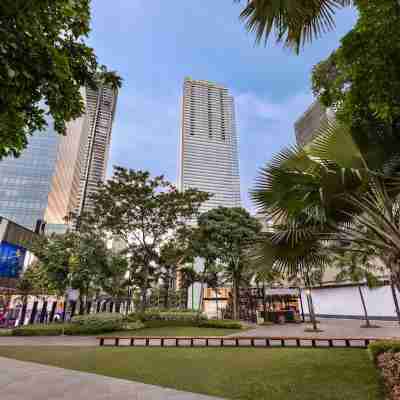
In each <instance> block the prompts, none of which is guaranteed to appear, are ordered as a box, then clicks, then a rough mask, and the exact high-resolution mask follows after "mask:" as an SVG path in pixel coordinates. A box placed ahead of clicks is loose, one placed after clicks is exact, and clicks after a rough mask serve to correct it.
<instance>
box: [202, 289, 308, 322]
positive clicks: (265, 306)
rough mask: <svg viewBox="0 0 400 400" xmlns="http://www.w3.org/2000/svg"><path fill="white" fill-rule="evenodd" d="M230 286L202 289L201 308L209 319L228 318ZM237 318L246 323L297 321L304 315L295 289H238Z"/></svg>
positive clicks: (231, 303) (230, 300)
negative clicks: (202, 299)
mask: <svg viewBox="0 0 400 400" xmlns="http://www.w3.org/2000/svg"><path fill="white" fill-rule="evenodd" d="M232 308H233V298H232V289H231V288H220V289H217V290H214V289H210V288H207V289H205V290H204V302H203V311H204V312H205V313H206V314H207V315H208V316H209V317H210V318H232ZM239 318H240V319H241V320H243V321H249V322H271V323H284V322H299V321H302V320H303V318H304V312H303V305H302V302H301V297H300V290H299V289H292V288H254V287H253V288H242V289H240V291H239Z"/></svg>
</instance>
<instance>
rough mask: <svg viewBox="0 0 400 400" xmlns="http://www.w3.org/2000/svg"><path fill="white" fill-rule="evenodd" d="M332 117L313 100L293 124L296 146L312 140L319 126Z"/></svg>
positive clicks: (332, 116) (330, 113)
mask: <svg viewBox="0 0 400 400" xmlns="http://www.w3.org/2000/svg"><path fill="white" fill-rule="evenodd" d="M334 117H335V115H334V113H332V112H331V111H330V109H327V108H326V107H324V106H323V105H322V104H321V103H320V102H319V101H318V100H315V101H314V102H313V103H312V104H311V106H310V107H308V109H307V110H306V111H305V112H304V114H303V115H302V116H301V117H300V118H299V119H298V120H297V121H296V122H295V124H294V130H295V133H296V142H297V144H298V145H299V146H304V145H306V144H307V143H308V142H310V141H311V140H312V139H314V137H315V135H316V134H317V132H318V130H319V129H320V128H321V126H322V125H323V124H324V123H327V122H328V121H329V120H331V119H332V118H334Z"/></svg>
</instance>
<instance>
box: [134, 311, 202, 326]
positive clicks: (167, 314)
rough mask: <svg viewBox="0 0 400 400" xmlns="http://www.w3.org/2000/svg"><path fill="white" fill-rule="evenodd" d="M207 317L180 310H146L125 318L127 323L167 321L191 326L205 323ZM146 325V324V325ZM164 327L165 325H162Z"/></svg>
mask: <svg viewBox="0 0 400 400" xmlns="http://www.w3.org/2000/svg"><path fill="white" fill-rule="evenodd" d="M206 320H207V317H206V316H205V315H204V314H201V313H198V312H193V311H191V310H190V311H182V310H178V311H175V310H172V311H171V310H165V311H159V310H154V309H151V310H147V311H146V312H144V313H140V312H138V313H131V314H129V315H128V317H127V321H128V322H135V321H141V322H145V323H146V322H150V321H169V322H181V323H185V325H186V323H189V322H190V323H191V324H192V326H193V324H197V323H199V321H206ZM146 325H147V324H146ZM162 326H166V325H162Z"/></svg>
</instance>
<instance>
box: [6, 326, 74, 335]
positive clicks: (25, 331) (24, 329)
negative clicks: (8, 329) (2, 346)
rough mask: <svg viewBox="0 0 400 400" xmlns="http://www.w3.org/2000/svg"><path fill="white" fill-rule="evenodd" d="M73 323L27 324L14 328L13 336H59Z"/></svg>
mask: <svg viewBox="0 0 400 400" xmlns="http://www.w3.org/2000/svg"><path fill="white" fill-rule="evenodd" d="M70 325H71V324H49V325H25V326H21V327H19V328H14V329H13V330H12V335H13V336H58V335H61V334H62V332H63V328H64V329H65V328H68V327H69V326H70Z"/></svg>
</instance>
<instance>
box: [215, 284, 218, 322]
mask: <svg viewBox="0 0 400 400" xmlns="http://www.w3.org/2000/svg"><path fill="white" fill-rule="evenodd" d="M214 290H215V294H216V297H215V308H216V309H217V310H216V311H217V319H219V318H218V296H219V293H218V288H215V289H214Z"/></svg>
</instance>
